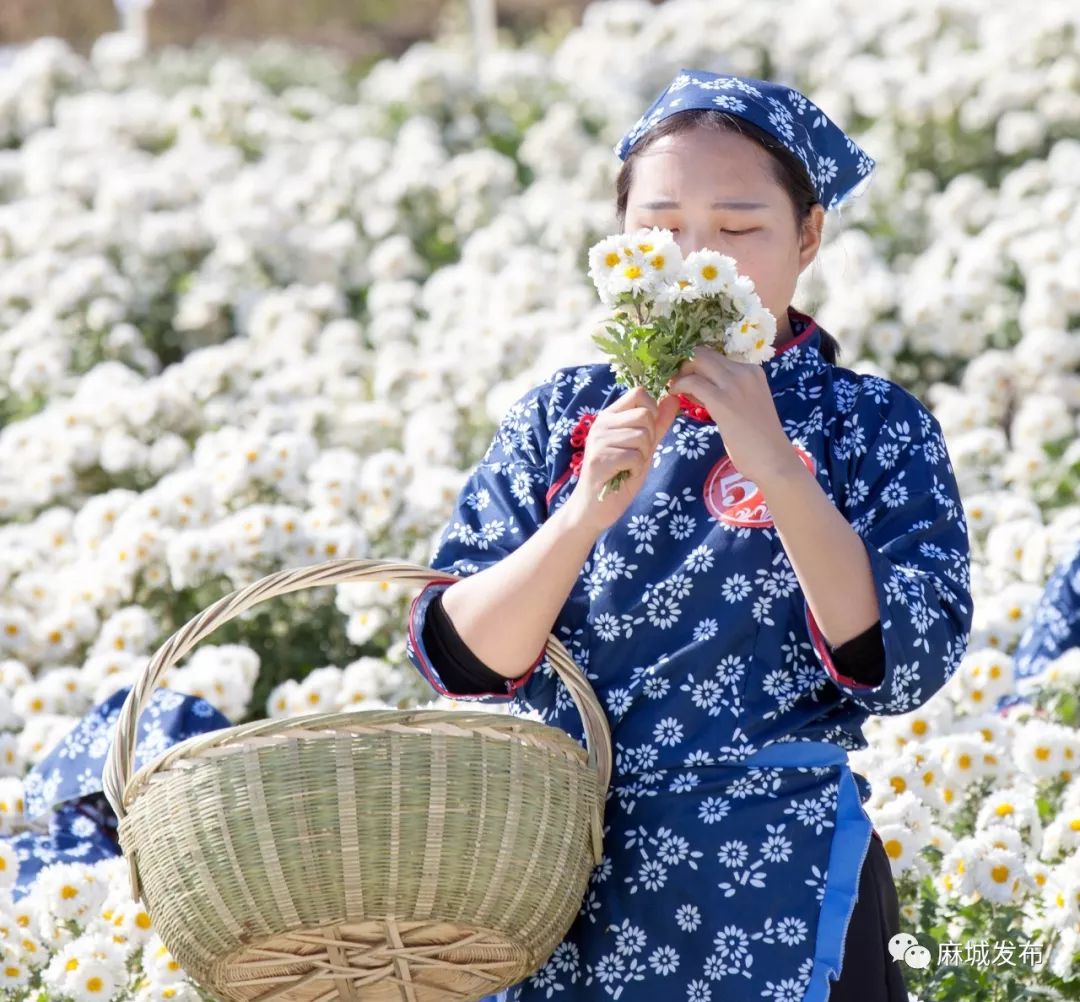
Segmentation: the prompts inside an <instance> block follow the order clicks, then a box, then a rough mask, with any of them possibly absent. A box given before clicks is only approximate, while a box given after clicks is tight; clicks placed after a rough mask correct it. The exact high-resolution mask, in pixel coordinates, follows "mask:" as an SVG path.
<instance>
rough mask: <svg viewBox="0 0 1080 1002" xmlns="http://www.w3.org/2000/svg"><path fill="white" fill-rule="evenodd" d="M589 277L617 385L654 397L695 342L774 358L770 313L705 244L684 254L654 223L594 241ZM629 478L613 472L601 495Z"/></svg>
mask: <svg viewBox="0 0 1080 1002" xmlns="http://www.w3.org/2000/svg"><path fill="white" fill-rule="evenodd" d="M589 275H590V277H591V278H592V280H593V282H594V283H595V284H596V288H597V291H598V292H599V293H600V300H601V301H602V302H603V303H604V304H605V305H607V306H612V307H614V308H615V309H614V313H613V315H612V317H611V319H610V320H608V321H606V322H605V328H606V331H607V334H606V335H605V334H594V335H593V340H594V341H595V342H596V344H597V345H598V346H599V347H600V348H601V349H603V351H604V352H606V353H607V354H609V355H610V356H611V360H612V361H611V366H612V368H613V369H614V370H615V379H616V382H618V383H620V384H622V385H623V386H627V387H634V386H644V387H645V389H646V390H648V391H649V393H650V394H651V395H652V396H653V397H654V398H655V399H657V400H659V399H660V398H661V397H662V396H663V395H665V394H666V387H667V383H668V381H669V380H670V379H671V378H672V377H673V376H675V374H676V373H677V372H678V371H679V367H680V366H681V365H682V364H683V362H685V361H686V360H687V359H688V358H691V357H692V356H693V352H694V349H695V348H696V347H697V346H698V345H708V347H710V348H713V349H715V350H716V351H719V352H721V353H722V354H724V355H725V356H727V357H728V358H731V359H735V360H736V361H739V362H747V363H760V362H764V361H766V360H768V359H770V358H772V357H773V354H774V352H775V349H774V347H773V342H774V340H775V337H776V318H775V317H774V316H773V315H772V313H770V312H769V310H768V309H766V308H765V306H764V305H763V304H762V302H761V300H760V299H759V298H758V295H757V293H756V292H755V291H754V282H753V280H752V279H751V278H749V277H748V276H746V275H740V274H739V272H738V270H737V268H736V265H735V260H734V258H731V257H729V256H728V255H726V254H721V253H720V252H719V251H714V250H709V249H708V248H705V249H703V250H697V251H694V252H693V253H691V254H689V255H687V256H686V257H685V258H684V257H683V255H682V252H681V251H680V249H679V245H678V244H677V243H676V242H675V238H674V236H673V234H672V232H671V231H670V230H666V229H660V228H658V227H655V226H654V227H652V228H642V229H639V230H636V231H635V232H633V233H619V234H615V235H614V236H609V237H605V238H604V239H603V240H601V241H599V242H598V243H596V244H594V245H593V246H592V247H591V248H590V249H589ZM629 476H630V471H629V470H623V471H622V472H621V473H618V474H616V475H615V476H614V477H613V478H612V479H611V480H609V481H608V482H607V483H606V484H605V485H604V489H603V490H602V491H601V492H600V498H601V500H602V499H603V498H604V496H605V495H606V493H607V492H608V490H618V489H619V485H620V484H621V483H622V481H623V480H625V479H626V478H627V477H629Z"/></svg>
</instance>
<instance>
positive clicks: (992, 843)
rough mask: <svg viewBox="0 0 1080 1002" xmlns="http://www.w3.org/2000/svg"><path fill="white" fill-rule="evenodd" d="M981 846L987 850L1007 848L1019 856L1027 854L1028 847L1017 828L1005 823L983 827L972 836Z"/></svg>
mask: <svg viewBox="0 0 1080 1002" xmlns="http://www.w3.org/2000/svg"><path fill="white" fill-rule="evenodd" d="M972 838H974V839H975V841H976V842H977V843H978V844H979V846H980V847H982V849H983V850H984V851H986V852H989V851H990V850H991V849H1006V850H1008V851H1009V852H1014V853H1016V855H1018V856H1023V857H1026V856H1027V849H1026V847H1025V845H1024V840H1023V838H1022V837H1021V835H1020V833H1019V832H1018V831H1017V830H1016V829H1015V828H1007V827H1006V826H1005V825H989V826H988V827H986V828H981V829H979V830H978V831H976V832H975V834H974V835H973V836H972Z"/></svg>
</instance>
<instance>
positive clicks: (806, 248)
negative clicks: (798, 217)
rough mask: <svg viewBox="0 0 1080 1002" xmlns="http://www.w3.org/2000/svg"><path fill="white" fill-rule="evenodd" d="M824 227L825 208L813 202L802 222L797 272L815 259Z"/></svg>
mask: <svg viewBox="0 0 1080 1002" xmlns="http://www.w3.org/2000/svg"><path fill="white" fill-rule="evenodd" d="M824 225H825V207H824V206H823V205H822V204H821V203H820V202H815V203H814V204H813V205H812V206H811V207H810V214H809V215H808V216H807V217H806V219H805V220H804V221H803V226H802V233H801V234H800V235H799V236H800V242H799V271H800V272H801V271H802V270H803V269H804V268H805V267H806V266H807V265H808V264H810V262H811V261H813V260H814V258H815V257H817V252H818V250H819V249H820V248H821V230H822V227H824Z"/></svg>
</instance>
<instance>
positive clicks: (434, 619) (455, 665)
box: [421, 592, 509, 695]
mask: <svg viewBox="0 0 1080 1002" xmlns="http://www.w3.org/2000/svg"><path fill="white" fill-rule="evenodd" d="M442 597H443V593H442V592H439V594H438V595H436V596H435V598H434V600H433V601H432V602H431V604H430V605H429V606H428V610H427V615H426V616H425V617H424V629H423V633H422V634H421V636H422V639H423V643H424V648H425V650H427V652H428V656H429V657H430V659H431V661H432V663H433V664H434V665H435V667H436V668H437V669H438V671H439V676H440V677H441V678H442V680H443V683H444V684H445V686H446V688H447V689H449V690H450V691H451V692H459V693H462V694H463V695H465V694H470V695H471V694H473V693H484V692H499V693H502V692H505V691H506V683H507V682H508V681H509V679H507V677H506V676H505V675H500V674H499V673H498V672H497V671H493V670H492V669H491V668H489V667H488V666H487V665H486V664H484V662H483V661H481V660H480V659H479V658H478V657H477V656H476V655H475V654H473V652H472V651H471V650H470V649H469V647H468V646H467V645H466V643H465V641H464V640H462V639H461V636H460V634H459V633H458V631H457V630H456V629H455V628H454V624H453V622H451V620H450V617H449V616H448V615H447V614H446V610H445V609H444V608H443V604H442Z"/></svg>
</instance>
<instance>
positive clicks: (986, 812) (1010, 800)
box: [975, 786, 1042, 850]
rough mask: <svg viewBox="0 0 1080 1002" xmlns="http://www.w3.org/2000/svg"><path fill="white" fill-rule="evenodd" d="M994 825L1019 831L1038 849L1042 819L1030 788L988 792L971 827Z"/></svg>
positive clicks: (986, 827) (978, 828)
mask: <svg viewBox="0 0 1080 1002" xmlns="http://www.w3.org/2000/svg"><path fill="white" fill-rule="evenodd" d="M997 826H1004V827H1007V828H1011V829H1013V830H1014V831H1017V832H1023V833H1024V834H1025V836H1026V837H1027V838H1028V840H1029V841H1030V843H1031V846H1032V848H1033V849H1035V850H1038V848H1039V843H1040V841H1041V839H1042V822H1041V820H1040V819H1039V809H1038V806H1037V805H1036V803H1035V791H1034V789H1031V788H1029V787H1025V786H1019V787H1011V788H1007V789H1004V790H996V791H995V792H993V793H991V794H990V796H988V797H987V798H986V800H984V801H983V803H982V806H981V807H980V808H979V813H978V815H977V817H976V819H975V828H976V830H982V829H990V828H993V827H997Z"/></svg>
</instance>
